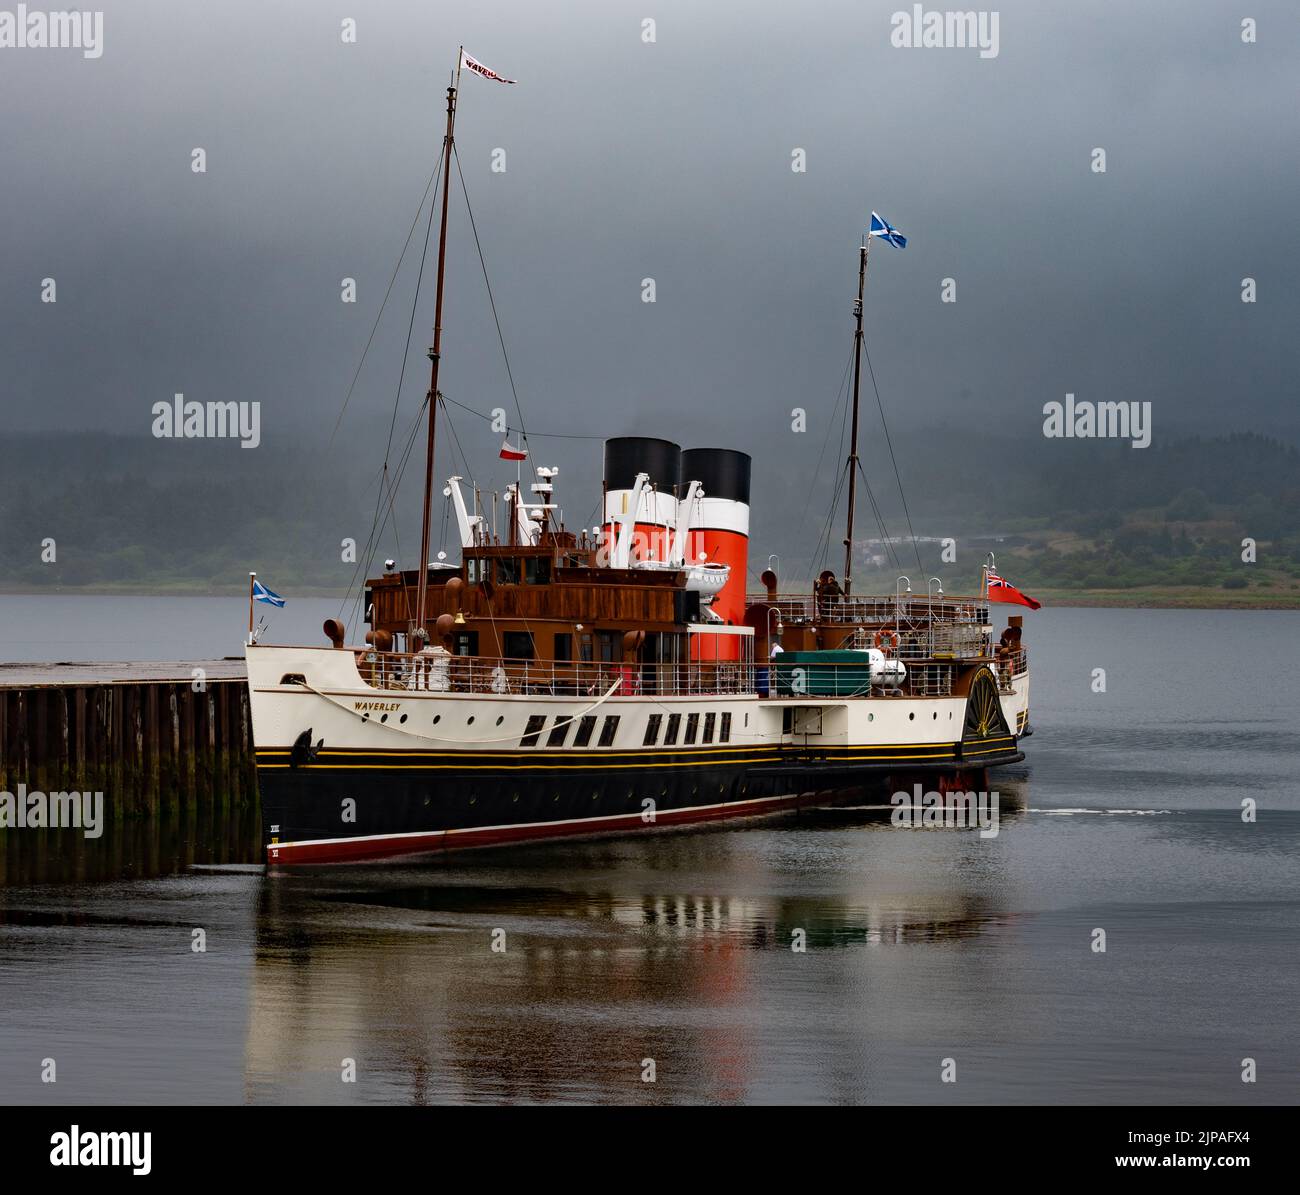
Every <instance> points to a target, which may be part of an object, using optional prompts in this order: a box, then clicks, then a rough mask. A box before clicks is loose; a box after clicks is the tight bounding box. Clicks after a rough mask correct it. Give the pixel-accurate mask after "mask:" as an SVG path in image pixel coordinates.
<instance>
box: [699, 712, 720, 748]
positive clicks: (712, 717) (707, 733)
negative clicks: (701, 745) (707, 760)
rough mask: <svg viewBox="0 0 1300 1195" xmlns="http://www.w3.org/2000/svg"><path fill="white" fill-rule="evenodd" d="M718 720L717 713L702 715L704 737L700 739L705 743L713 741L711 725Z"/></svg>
mask: <svg viewBox="0 0 1300 1195" xmlns="http://www.w3.org/2000/svg"><path fill="white" fill-rule="evenodd" d="M717 720H718V715H717V714H705V715H704V738H703V739H702V740H701V741H702V742H705V743H711V742H713V725H714V723H715V722H717Z"/></svg>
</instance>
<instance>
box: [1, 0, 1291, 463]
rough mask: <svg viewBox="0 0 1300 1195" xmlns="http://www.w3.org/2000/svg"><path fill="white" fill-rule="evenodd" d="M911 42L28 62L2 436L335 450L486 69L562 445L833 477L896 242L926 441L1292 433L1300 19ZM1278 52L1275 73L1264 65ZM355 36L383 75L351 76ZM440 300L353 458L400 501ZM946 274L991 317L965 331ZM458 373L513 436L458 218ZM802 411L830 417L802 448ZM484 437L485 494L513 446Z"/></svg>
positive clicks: (15, 80)
mask: <svg viewBox="0 0 1300 1195" xmlns="http://www.w3.org/2000/svg"><path fill="white" fill-rule="evenodd" d="M0 7H7V8H9V9H11V10H12V9H13V8H14V7H15V6H14V5H0ZM33 7H36V6H33ZM903 7H904V6H903V5H901V4H899V3H897V2H896V0H890V2H888V3H862V2H860V0H859V2H853V3H840V2H827V3H816V4H809V5H789V4H776V3H770V2H767V0H759V2H757V3H756V2H754V0H747V2H745V3H741V2H728V3H709V4H701V3H684V2H671V3H670V2H666V0H641V3H638V4H635V5H633V4H628V3H623V2H621V0H616V2H611V0H599V2H583V3H569V4H563V5H558V4H546V5H543V4H537V3H532V2H529V3H521V2H514V3H500V4H493V5H484V4H482V3H465V4H437V5H427V4H415V3H405V2H392V3H385V4H383V5H382V6H378V5H377V6H373V10H372V6H370V5H361V4H354V3H351V2H350V0H341V2H340V3H326V4H321V3H307V2H293V3H277V4H275V5H265V4H251V3H222V4H200V3H196V2H190V0H183V2H177V0H168V2H166V3H145V2H141V0H133V2H131V3H119V2H115V0H110V2H108V3H106V4H105V5H104V10H105V19H104V39H105V48H104V54H103V56H102V58H99V59H98V60H93V61H86V60H83V59H82V57H81V56H80V55H79V54H77V53H76V52H73V51H50V50H39V51H37V50H0V103H2V107H3V112H4V114H5V115H4V117H3V121H2V122H0V162H2V163H3V169H0V208H2V209H3V211H4V212H5V217H4V219H3V220H2V221H0V261H3V263H4V268H3V271H2V272H0V321H2V323H0V329H2V330H0V350H2V359H3V361H4V371H3V380H2V381H0V386H2V387H3V395H4V405H5V416H6V424H7V427H8V429H10V430H14V429H18V430H24V429H57V428H97V429H105V430H114V431H121V432H127V433H138V434H142V435H143V434H147V433H148V429H149V423H150V407H151V405H152V404H153V403H154V402H157V401H160V400H167V399H170V397H171V395H172V394H173V392H175V391H178V390H179V391H184V392H185V394H186V396H187V398H196V399H200V400H207V399H223V400H226V399H257V400H260V401H261V402H262V404H263V411H262V429H263V435H264V436H265V437H268V438H275V437H276V436H279V435H283V434H285V433H287V432H291V431H295V430H300V429H302V428H304V427H311V426H315V425H319V426H321V427H323V428H324V429H326V430H327V429H328V428H329V427H330V426H332V425H333V422H334V419H335V417H336V415H337V413H338V410H339V406H340V403H341V400H342V396H343V393H344V391H345V390H346V386H347V383H348V381H349V380H350V378H351V376H352V373H353V371H354V369H355V368H356V364H357V361H358V358H359V354H360V352H361V349H362V346H363V345H364V343H365V340H366V336H367V335H368V332H369V329H370V324H371V321H372V320H373V318H374V315H375V312H376V310H377V305H378V303H379V300H380V298H381V297H382V294H383V289H384V287H385V285H386V284H387V280H388V275H389V273H390V271H391V269H392V267H393V264H394V262H395V261H396V257H397V253H398V250H399V248H400V246H401V242H402V239H403V237H404V236H405V233H406V229H407V227H408V226H409V224H410V221H411V218H412V216H413V214H414V211H415V206H416V203H417V201H418V199H419V195H420V193H421V191H422V189H423V186H424V182H425V180H426V179H427V177H428V174H429V171H430V170H431V168H432V166H433V163H434V161H435V159H436V155H437V151H438V146H439V143H440V139H441V134H442V124H443V93H444V88H445V86H446V81H447V76H448V73H449V70H450V68H451V66H452V63H453V59H454V54H455V48H456V46H457V44H458V43H460V42H462V41H463V42H464V44H465V45H466V47H467V48H468V49H469V50H470V51H471V52H472V53H473V54H475V55H476V56H477V57H479V58H480V59H482V60H483V61H484V62H486V63H487V64H489V65H490V66H492V67H495V68H496V69H498V70H500V71H502V72H503V73H504V74H507V75H510V76H513V77H515V78H518V79H519V80H520V83H519V85H518V86H517V87H504V86H501V85H497V84H493V83H490V82H487V81H485V80H482V79H477V78H468V77H467V78H465V79H464V80H463V81H462V82H463V85H462V96H461V110H460V116H459V120H458V125H457V141H458V146H459V148H460V152H461V155H462V164H463V167H464V170H465V173H466V177H467V182H468V185H469V188H470V198H471V200H472V201H473V203H474V205H475V213H476V216H477V219H478V222H479V231H480V233H481V235H482V237H483V241H484V250H485V253H486V255H487V260H488V267H489V270H490V272H491V276H492V282H493V286H494V289H495V292H496V296H497V302H498V306H499V309H500V312H501V317H502V321H503V325H504V331H505V335H506V340H507V344H508V347H509V349H510V352H511V360H512V364H513V366H514V370H515V378H516V381H517V382H518V384H519V388H520V393H521V397H522V399H523V401H524V411H525V417H526V419H527V420H528V423H529V425H530V427H531V428H533V429H537V430H540V431H570V432H581V431H585V432H588V433H590V434H596V435H600V434H628V433H652V434H662V435H666V436H669V437H670V438H674V439H678V440H680V441H682V442H683V443H686V444H704V443H707V444H718V445H727V446H734V447H739V448H743V449H746V450H748V451H751V452H753V453H755V454H757V455H759V456H760V457H761V456H762V455H763V454H766V455H767V456H768V457H775V455H776V454H780V457H781V458H782V460H784V458H785V457H786V456H787V454H788V453H793V454H795V458H796V459H797V460H798V461H799V462H802V463H803V464H804V465H805V466H811V464H812V463H813V462H814V461H815V459H816V453H817V448H818V447H819V446H820V443H821V440H822V434H823V432H824V429H825V419H826V418H827V417H828V416H829V411H830V407H831V404H832V402H833V399H834V395H835V389H836V384H837V382H838V381H839V378H840V376H841V373H842V371H843V368H844V364H845V362H846V360H847V355H848V352H849V347H850V333H851V318H850V305H851V299H852V293H853V289H854V286H855V282H856V248H855V247H856V245H857V242H858V238H859V235H860V233H861V231H862V229H863V228H864V227H865V221H866V218H867V213H868V211H869V210H870V209H871V208H872V207H875V208H877V209H878V210H879V211H880V212H881V213H882V214H883V215H884V216H885V217H886V218H887V219H889V220H891V221H892V222H893V223H894V224H896V225H897V226H898V227H899V228H900V229H901V230H902V231H904V232H905V233H906V234H907V235H908V236H909V237H910V238H911V245H910V247H909V248H908V249H907V250H906V251H905V252H902V253H899V252H896V251H892V250H890V249H889V248H887V247H884V246H877V247H876V248H874V249H873V252H872V265H871V272H870V276H869V281H868V327H869V332H868V337H869V344H870V345H871V347H872V355H873V359H874V362H875V366H876V371H877V376H878V378H879V381H880V385H881V389H882V392H883V394H884V397H885V402H886V404H887V406H888V407H889V409H890V410H891V411H892V412H893V413H894V417H895V418H896V420H897V421H898V423H899V424H900V426H902V427H904V428H906V427H908V426H911V427H912V428H913V429H915V428H919V427H924V426H927V425H931V424H934V425H939V424H942V425H945V426H947V427H950V428H953V427H955V428H961V427H964V426H969V427H971V428H972V429H974V428H977V427H983V428H986V429H987V428H988V427H990V426H1002V427H1005V428H1006V429H1007V430H1008V431H1009V432H1013V433H1015V434H1017V435H1033V434H1035V433H1036V429H1037V428H1038V427H1039V426H1040V425H1041V422H1042V415H1041V408H1042V404H1043V403H1044V402H1046V401H1049V400H1052V399H1059V398H1061V397H1063V395H1064V394H1065V392H1066V391H1073V392H1075V393H1076V394H1077V395H1078V396H1079V397H1080V398H1096V399H1100V398H1125V399H1141V400H1148V399H1149V400H1151V401H1153V402H1154V404H1155V412H1154V419H1155V427H1156V437H1157V439H1159V437H1161V436H1162V435H1166V434H1173V433H1174V432H1175V431H1176V430H1178V429H1180V428H1189V427H1190V428H1195V429H1196V430H1214V429H1221V430H1223V431H1241V430H1263V431H1273V430H1278V429H1282V430H1292V429H1294V428H1295V426H1296V423H1297V421H1296V417H1295V414H1294V408H1295V378H1296V367H1297V364H1298V356H1300V354H1298V351H1297V337H1296V328H1297V324H1298V323H1300V319H1298V317H1300V299H1297V296H1296V293H1295V290H1294V287H1293V285H1292V283H1291V279H1290V277H1289V275H1290V274H1291V273H1292V272H1293V269H1294V266H1295V264H1296V262H1297V261H1298V260H1300V254H1298V250H1300V233H1298V232H1297V222H1296V218H1295V206H1296V196H1297V194H1300V187H1298V186H1297V184H1298V182H1300V178H1298V175H1300V163H1298V155H1297V145H1300V135H1298V134H1300V130H1298V129H1297V125H1298V124H1300V115H1298V114H1297V105H1296V102H1295V101H1296V68H1297V63H1298V62H1300V14H1298V13H1297V10H1296V9H1295V6H1294V5H1293V4H1288V3H1281V2H1276V0H1270V2H1268V3H1255V2H1254V0H1252V3H1251V4H1249V5H1246V6H1245V9H1246V10H1247V11H1246V12H1245V13H1243V12H1239V11H1238V8H1237V7H1236V6H1231V5H1224V4H1220V3H1198V4H1190V5H1189V4H1186V3H1176V2H1169V3H1143V4H1141V5H1132V4H1089V5H1065V4H1044V3H1037V4H1025V3H1009V4H1002V5H1000V6H999V8H998V12H999V14H1000V53H999V55H998V57H997V58H995V59H989V60H985V59H981V58H980V57H979V55H978V53H977V51H975V50H957V49H951V50H948V49H943V50H941V49H929V50H903V49H895V48H893V47H892V46H891V45H890V38H889V35H890V16H891V14H892V13H893V12H895V11H896V10H898V9H900V8H903ZM906 7H907V8H908V9H910V7H911V6H910V5H908V6H906ZM927 7H934V6H927ZM1242 15H1253V16H1254V17H1255V18H1256V19H1257V20H1258V26H1259V34H1258V36H1259V41H1258V44H1255V45H1243V44H1242V41H1241V37H1240V26H1239V22H1240V18H1241V16H1242ZM346 16H354V17H356V18H357V19H358V22H359V40H358V44H356V45H344V44H341V42H340V36H339V32H340V21H341V19H342V18H343V17H346ZM645 17H652V18H654V19H655V21H656V22H657V41H656V43H655V44H653V45H646V44H644V43H643V42H642V40H641V21H642V19H643V18H645ZM195 146H201V147H203V148H204V149H206V151H207V154H208V171H207V173H206V174H204V175H195V174H193V173H192V172H191V170H190V151H191V149H192V148H193V147H195ZM1096 146H1101V147H1104V148H1105V150H1106V153H1107V158H1108V162H1107V172H1106V173H1105V174H1104V175H1097V174H1094V173H1093V172H1092V171H1091V169H1090V154H1091V151H1092V149H1093V148H1094V147H1096ZM496 147H503V148H504V149H505V150H506V152H507V171H506V172H505V173H504V174H494V173H492V172H491V171H490V169H489V160H490V154H491V152H492V150H493V149H494V148H496ZM795 147H801V148H803V149H805V150H806V151H807V165H808V168H807V172H806V173H802V174H797V173H793V172H792V171H791V168H790V162H791V151H792V150H793V149H794V148H795ZM1247 275H1249V276H1253V277H1255V278H1257V279H1258V284H1259V301H1258V302H1257V303H1256V304H1254V305H1246V304H1243V303H1242V302H1241V301H1240V283H1241V279H1242V278H1243V277H1244V276H1247ZM46 276H52V277H54V278H55V279H56V280H57V283H58V302H57V304H56V305H54V306H50V305H44V304H41V303H40V302H39V289H40V282H41V279H42V278H44V277H46ZM345 276H353V277H355V278H357V280H358V282H359V287H360V295H359V302H358V303H357V304H356V305H355V306H345V305H344V304H342V303H341V302H340V301H339V283H340V279H342V278H343V277H345ZM412 277H413V275H412V274H411V273H410V272H404V274H403V276H402V278H401V279H400V280H399V282H398V285H397V287H396V289H395V292H394V301H393V305H392V306H391V307H390V310H389V312H388V315H387V316H386V319H385V324H384V328H383V330H382V332H381V336H380V338H379V340H378V341H377V343H376V346H375V349H374V350H372V356H371V359H370V361H369V363H368V365H367V367H366V370H365V372H364V373H363V375H362V381H361V385H360V387H359V390H358V394H357V397H356V398H355V399H354V403H353V408H352V409H351V411H350V415H349V418H348V420H347V424H346V426H347V429H348V440H347V441H346V442H347V443H349V444H351V445H355V449H356V453H357V455H358V456H359V457H363V458H364V459H365V460H366V462H367V464H372V463H374V462H375V461H376V460H377V459H378V456H379V455H380V454H382V441H383V434H384V432H385V431H386V428H387V419H388V413H389V410H390V408H391V404H392V399H393V391H394V387H395V384H396V378H397V373H398V368H399V365H400V347H401V343H402V338H403V336H404V333H405V327H406V320H407V318H408V315H409V311H410V294H411V280H412ZM644 277H653V278H654V279H655V280H656V284H657V300H658V301H657V302H656V303H655V304H654V305H648V304H644V303H642V302H641V301H640V282H641V279H642V278H644ZM945 277H953V278H955V279H956V281H957V298H958V301H957V303H956V304H953V305H945V304H941V303H940V301H939V294H940V283H941V280H942V279H943V278H945ZM431 300H432V286H431V284H430V285H426V289H425V291H424V295H423V299H422V302H421V306H420V310H419V314H418V315H417V318H416V323H415V335H414V339H413V346H412V347H413V353H412V359H411V367H410V370H409V372H408V385H407V391H406V394H405V398H404V403H403V410H404V415H403V418H402V420H400V421H399V422H405V421H406V420H408V419H409V417H410V412H412V411H413V410H414V406H415V404H416V403H418V401H419V399H420V396H421V395H422V393H423V390H424V387H425V385H426V381H427V378H426V370H427V364H426V362H425V360H424V356H423V352H424V348H425V347H426V344H427V339H428V335H429V324H430V322H431V308H432V302H431ZM445 338H446V339H445V346H444V347H445V365H444V373H443V389H444V391H445V392H446V393H447V394H448V395H450V396H452V397H454V398H456V399H458V400H460V401H463V402H466V403H468V404H470V405H473V406H475V407H478V408H480V409H487V408H490V407H493V406H497V405H502V406H507V407H508V406H509V405H510V403H509V392H508V389H507V385H506V378H505V372H504V369H503V367H502V364H501V357H500V352H499V350H498V349H497V347H496V343H495V331H494V329H493V327H492V324H491V317H490V311H489V309H488V305H487V301H486V297H485V294H484V290H483V285H482V279H481V277H480V276H479V273H478V266H477V261H476V258H475V257H474V250H473V242H472V239H471V238H470V235H469V229H468V226H467V222H466V220H465V217H464V207H463V202H462V201H461V200H460V198H459V196H458V195H456V194H454V195H453V226H452V240H451V249H450V253H449V291H448V299H447V314H446V332H445ZM796 405H800V406H806V407H807V408H808V409H809V413H810V426H809V433H810V434H809V435H808V436H806V437H803V438H802V439H801V440H799V441H797V442H796V441H792V440H791V438H790V432H789V411H790V408H791V407H792V406H796ZM459 430H461V432H462V436H463V437H464V438H465V439H466V444H467V447H470V448H471V451H476V452H479V453H482V454H484V455H485V456H486V457H487V458H488V460H485V461H484V463H485V465H486V464H488V463H490V457H491V456H492V455H493V453H494V449H495V438H494V437H491V436H490V435H489V434H488V431H487V429H486V426H485V425H476V426H471V424H470V422H465V423H462V425H461V427H460V429H459ZM543 444H546V442H544V441H535V442H534V445H535V447H540V446H541V445H543ZM550 444H551V445H553V446H554V447H553V448H552V447H550V446H548V447H545V448H544V450H543V451H542V453H541V454H540V455H541V456H543V457H549V458H554V459H556V460H557V461H558V462H559V463H562V464H564V465H568V464H569V463H570V462H575V463H576V462H578V461H579V460H581V461H582V463H583V465H584V466H586V465H588V464H592V463H593V462H594V458H595V457H596V454H597V447H596V446H595V445H594V444H592V445H584V444H581V443H579V442H571V443H559V442H550ZM447 468H448V466H445V465H442V464H440V466H439V469H440V472H443V473H444V474H445V472H446V471H447Z"/></svg>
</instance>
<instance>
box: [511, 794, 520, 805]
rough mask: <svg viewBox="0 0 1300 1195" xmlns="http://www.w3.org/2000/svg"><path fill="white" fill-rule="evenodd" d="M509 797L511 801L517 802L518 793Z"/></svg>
mask: <svg viewBox="0 0 1300 1195" xmlns="http://www.w3.org/2000/svg"><path fill="white" fill-rule="evenodd" d="M510 799H511V800H512V801H514V802H515V803H516V804H518V802H519V794H518V793H515V794H514V796H512V797H511V798H510Z"/></svg>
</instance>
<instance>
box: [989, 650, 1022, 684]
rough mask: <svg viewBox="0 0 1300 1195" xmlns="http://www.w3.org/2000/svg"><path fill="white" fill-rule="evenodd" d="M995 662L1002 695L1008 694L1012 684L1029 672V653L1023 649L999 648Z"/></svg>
mask: <svg viewBox="0 0 1300 1195" xmlns="http://www.w3.org/2000/svg"><path fill="white" fill-rule="evenodd" d="M995 662H996V664H997V670H998V684H999V687H1000V688H1001V689H1002V691H1003V692H1004V693H1009V692H1010V691H1011V686H1012V682H1013V681H1016V680H1019V679H1020V678H1021V677H1022V676H1024V675H1025V674H1026V673H1027V672H1028V671H1029V652H1028V651H1027V650H1026V649H1025V648H1023V647H999V648H998V649H997V656H996V660H995Z"/></svg>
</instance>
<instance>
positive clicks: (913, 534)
mask: <svg viewBox="0 0 1300 1195" xmlns="http://www.w3.org/2000/svg"><path fill="white" fill-rule="evenodd" d="M862 355H863V356H864V357H866V359H867V372H868V373H869V374H870V375H871V388H872V389H873V390H874V391H875V392H876V406H877V407H878V408H879V410H880V426H881V427H882V428H883V429H884V432H885V443H886V445H888V447H889V459H890V461H891V462H892V463H893V466H894V480H895V481H896V482H898V496H899V497H900V498H901V499H902V500H903V514H904V515H905V516H906V517H907V534H908V535H910V536H911V537H912V551H914V552H915V553H916V565H917V567H918V568H919V569H920V570H921V572H925V565H924V564H922V563H921V546H920V545H919V544H918V543H917V542H916V532H915V531H913V530H912V512H911V511H909V510H908V509H907V495H906V494H905V493H904V492H903V479H902V477H901V476H900V475H899V472H898V459H897V458H896V457H895V456H894V442H893V440H892V439H891V438H890V435H889V423H888V422H887V421H886V419H885V404H884V403H883V402H881V400H880V387H879V386H877V385H876V371H875V369H873V368H872V365H871V353H870V352H868V350H867V338H866V336H865V335H864V336H863V337H862ZM898 567H899V568H902V565H901V564H899V566H898Z"/></svg>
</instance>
